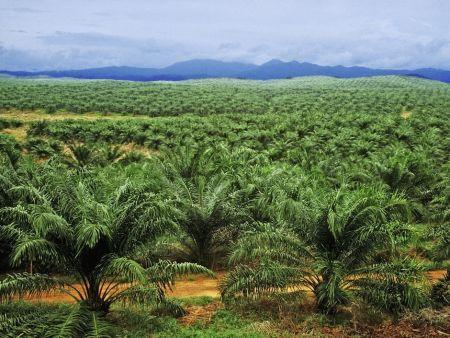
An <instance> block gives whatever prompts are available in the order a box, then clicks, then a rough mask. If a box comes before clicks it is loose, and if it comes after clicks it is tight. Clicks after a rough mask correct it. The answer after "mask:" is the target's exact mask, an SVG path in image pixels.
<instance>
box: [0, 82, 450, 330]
mask: <svg viewBox="0 0 450 338" xmlns="http://www.w3.org/2000/svg"><path fill="white" fill-rule="evenodd" d="M0 108H3V109H4V110H3V112H4V113H5V114H4V116H3V115H2V116H1V119H0V122H1V123H2V125H1V128H8V130H9V133H11V134H12V135H14V130H15V129H18V128H21V129H22V130H23V129H24V128H25V129H26V131H27V135H26V138H25V139H19V138H18V139H15V138H14V137H13V136H10V135H3V134H0V160H1V162H0V166H1V172H0V180H1V186H0V212H1V216H2V217H1V219H0V226H1V232H0V253H1V254H2V257H4V258H3V259H2V260H0V267H1V268H2V269H3V270H5V271H9V270H11V269H15V270H18V271H15V273H11V274H10V275H9V276H8V277H4V279H3V280H2V281H1V282H0V296H1V298H2V300H7V299H10V298H11V297H14V296H21V295H23V294H40V293H43V292H46V291H47V290H49V289H55V288H59V289H61V288H63V287H66V288H67V287H68V288H70V287H71V285H72V283H73V282H74V280H73V278H75V279H78V280H79V282H80V284H81V285H83V286H84V287H83V290H82V292H80V294H79V295H76V296H75V298H77V301H78V305H77V306H74V307H71V308H64V309H62V308H61V313H62V315H63V317H64V318H66V320H62V319H61V317H58V318H56V317H54V318H53V317H52V318H50V317H49V318H48V323H54V326H55V327H56V328H60V329H61V330H63V331H64V330H67V332H72V333H71V334H72V335H74V336H76V335H77V334H80V332H82V333H85V334H86V333H87V332H91V331H92V330H93V329H94V328H95V327H97V324H98V323H100V326H98V329H99V330H102V329H104V330H105V332H109V331H108V330H110V329H111V327H110V324H111V322H112V321H111V318H109V317H110V316H112V315H114V312H115V307H114V306H116V305H114V304H115V303H117V302H119V301H120V302H122V303H124V304H126V305H129V304H131V303H139V304H144V305H145V306H149V304H150V305H151V306H153V307H156V308H158V307H159V308H158V309H157V310H158V311H159V312H158V313H160V314H161V313H164V314H167V313H173V312H174V310H175V313H178V314H181V313H182V310H181V308H180V307H179V306H178V305H177V303H174V302H170V301H169V300H168V299H167V298H166V297H164V289H165V287H170V286H171V285H172V284H173V282H174V278H175V276H176V275H177V274H180V273H186V272H189V271H202V272H208V270H207V269H206V268H204V267H203V266H205V267H207V268H213V269H227V270H229V274H228V275H227V277H226V278H225V279H224V280H223V281H222V290H221V291H222V296H223V299H224V301H226V304H227V305H228V306H233V304H234V305H236V304H237V302H240V301H244V302H246V301H248V298H249V297H250V298H252V299H254V298H259V297H269V296H270V297H271V296H273V295H274V294H275V296H274V297H275V298H277V299H283V297H284V296H283V294H286V292H288V291H292V290H293V289H297V290H299V291H301V292H305V290H306V289H310V290H311V292H312V295H314V299H315V302H314V309H315V310H317V311H318V312H321V313H325V314H326V315H329V316H334V317H335V316H338V314H339V313H340V311H345V310H344V309H345V307H348V306H350V305H351V304H364V305H365V306H367V307H370V308H371V309H372V310H374V311H375V310H376V311H382V312H385V313H389V314H392V315H395V316H398V315H400V314H401V313H404V312H405V311H408V310H412V311H417V309H418V308H420V307H423V306H426V305H435V306H437V307H440V306H446V305H448V276H447V277H446V278H444V279H443V280H442V281H441V282H439V283H438V284H436V285H435V286H434V287H433V288H428V285H427V283H426V282H425V281H424V269H425V267H426V266H433V267H444V266H445V264H446V263H447V262H448V259H449V256H448V248H449V245H448V243H449V230H450V223H449V221H450V219H449V216H450V209H449V205H450V203H449V201H450V190H449V170H450V162H449V156H448V155H449V149H450V138H449V137H448V135H449V134H450V125H449V124H448V120H449V117H450V87H449V86H448V85H445V84H441V83H435V82H432V81H426V80H420V79H414V78H402V77H380V78H370V79H352V80H339V79H331V78H323V77H314V78H302V79H292V80H284V81H268V82H251V81H238V80H234V81H231V80H214V81H212V80H206V81H187V82H180V83H129V82H114V81H66V80H61V81H59V80H58V81H49V80H30V81H26V80H13V79H10V80H0ZM35 109H39V110H44V111H46V112H49V113H53V112H56V111H59V113H61V112H65V111H68V112H67V113H65V114H66V115H67V119H63V120H52V119H51V116H52V115H51V114H49V115H48V114H45V113H44V112H42V111H41V112H40V114H41V115H40V116H42V121H34V122H28V121H27V120H26V118H24V119H23V120H21V116H23V117H26V116H27V115H26V114H27V111H28V110H35ZM20 110H24V112H23V115H21V114H22V113H20V112H19V111H20ZM7 111H8V112H7ZM84 112H100V113H104V114H106V115H108V116H105V118H103V119H102V118H100V119H97V120H82V119H71V118H70V117H74V116H75V117H76V116H79V115H73V114H72V113H84ZM111 113H123V114H124V115H125V116H120V118H119V117H117V116H116V115H114V114H113V115H111ZM9 114H11V115H12V117H11V116H10V115H9ZM127 115H130V116H127ZM131 115H148V116H151V117H143V116H140V117H134V116H131ZM153 116H155V117H153ZM11 131H12V132H11ZM130 149H131V150H130ZM197 264H198V265H197ZM25 269H28V273H23V272H21V271H23V270H25ZM67 275H70V276H71V278H72V280H70V281H68V280H67ZM61 276H62V277H61ZM124 282H129V283H131V284H130V286H129V287H128V288H126V289H121V287H120V286H119V285H122V283H124ZM102 285H111V288H112V290H113V291H111V290H110V289H109V288H108V287H106V288H103V287H102ZM430 290H431V291H430ZM429 291H430V292H431V293H428V292H429ZM288 294H289V295H290V294H291V292H288ZM292 294H295V293H292ZM427 295H428V296H427ZM241 296H244V297H241ZM294 303H295V301H294ZM111 306H112V307H111ZM110 308H111V309H112V311H111V312H112V313H110V314H109V315H107V320H105V318H103V316H104V314H105V313H107V312H109V310H110ZM154 310H155V309H154ZM8 311H9V310H8ZM11 311H12V310H11ZM17 311H18V313H22V312H23V313H24V316H25V317H26V318H28V317H27V316H28V315H29V316H30V317H29V318H30V323H34V324H24V319H17V318H16V317H14V316H9V315H8V316H9V317H8V316H7V317H4V318H3V317H2V318H0V332H1V327H2V326H1V325H12V326H14V323H16V321H17V323H16V324H17V325H19V326H21V327H25V329H26V330H28V329H29V328H31V327H33V326H36V325H38V324H36V318H35V317H33V314H32V313H29V314H28V312H29V309H27V308H26V307H24V308H21V309H18V310H17ZM27 311H28V312H27ZM120 311H124V310H123V309H122V310H120ZM155 311H156V310H155ZM12 312H13V311H12ZM155 313H157V312H155ZM218 314H219V316H220V314H224V315H228V314H227V312H226V311H224V312H220V311H219V312H218ZM97 316H99V317H98V318H97ZM25 317H24V318H25ZM46 318H47V317H46ZM230 320H231V319H230ZM232 320H235V319H234V317H233V318H232ZM46 321H47V319H46ZM220 322H221V321H220V318H219V319H218V323H220ZM108 323H109V324H108ZM214 323H215V322H214V321H213V324H212V326H211V327H212V328H210V329H208V330H215V329H214V325H215V324H214ZM236 323H237V324H236V325H238V326H239V327H240V326H241V325H244V324H242V322H240V321H236ZM39 325H40V324H39ZM101 325H104V327H103V328H102V326H101ZM149 325H150V324H149ZM218 325H219V326H220V324H218ZM113 326H114V325H113ZM5 327H6V326H5ZM217 329H218V328H217ZM151 330H153V329H151ZM168 330H169V331H170V330H171V329H170V328H169V329H168ZM173 330H174V332H175V331H176V330H179V328H178V327H177V326H174V327H173ZM189 330H190V329H186V330H185V332H186V335H188V334H191V333H192V334H194V333H193V332H194V331H195V330H194V329H192V330H193V332H190V331H189ZM154 331H155V332H156V331H157V329H156V328H155V329H154ZM169 331H167V332H169ZM64 332H66V331H64ZM205 332H206V333H205V335H207V334H208V333H211V332H212V331H205ZM248 332H249V334H251V332H253V331H251V330H250V331H248ZM108 334H110V333H108ZM69 336H70V335H69ZM255 336H258V334H256V333H255Z"/></svg>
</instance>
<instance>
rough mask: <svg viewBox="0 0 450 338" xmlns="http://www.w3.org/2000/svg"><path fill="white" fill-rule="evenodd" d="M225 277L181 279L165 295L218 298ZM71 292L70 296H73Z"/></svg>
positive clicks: (50, 296) (64, 297)
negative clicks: (220, 285) (220, 284)
mask: <svg viewBox="0 0 450 338" xmlns="http://www.w3.org/2000/svg"><path fill="white" fill-rule="evenodd" d="M224 276H225V273H223V272H219V273H216V278H211V277H205V276H202V275H198V276H192V277H188V278H182V279H179V280H177V281H176V283H175V286H174V287H173V289H172V290H167V293H166V295H167V296H169V297H177V298H187V297H202V296H208V297H219V296H220V294H219V283H220V280H221V279H222V278H223V277H224ZM73 287H75V288H76V289H78V290H81V289H82V288H81V285H80V284H73ZM74 293H75V291H72V292H71V294H74ZM25 300H29V301H32V302H34V301H44V302H50V303H53V302H70V303H71V302H74V299H73V298H72V297H71V296H70V295H68V294H67V293H64V292H59V291H58V292H52V293H46V294H43V295H39V296H30V297H26V298H25Z"/></svg>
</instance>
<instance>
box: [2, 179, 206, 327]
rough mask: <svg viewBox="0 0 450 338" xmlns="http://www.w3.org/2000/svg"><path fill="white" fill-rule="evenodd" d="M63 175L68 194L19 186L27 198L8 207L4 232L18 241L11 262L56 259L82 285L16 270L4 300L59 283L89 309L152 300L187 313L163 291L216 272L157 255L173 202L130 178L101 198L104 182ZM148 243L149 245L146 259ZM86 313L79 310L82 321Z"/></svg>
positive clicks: (7, 281)
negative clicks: (181, 278) (187, 277)
mask: <svg viewBox="0 0 450 338" xmlns="http://www.w3.org/2000/svg"><path fill="white" fill-rule="evenodd" d="M73 175H78V174H73ZM76 177H78V176H76ZM61 181H65V182H67V184H68V185H69V186H68V187H66V188H67V189H62V191H64V192H68V193H64V194H60V195H59V196H58V200H57V201H55V200H52V199H51V198H49V197H48V196H53V194H51V193H50V192H49V191H46V188H36V187H32V186H25V185H23V186H18V187H16V188H15V192H16V193H17V194H18V195H20V196H21V197H22V198H21V200H22V202H21V203H19V204H18V205H17V206H14V207H8V208H4V209H3V210H2V214H3V216H4V217H7V219H8V220H9V221H10V222H11V223H10V224H9V225H7V226H5V227H4V228H3V229H2V232H1V236H2V237H3V238H8V239H9V240H10V241H12V242H13V251H12V253H11V255H10V262H11V265H12V266H20V265H21V264H23V263H24V262H29V261H31V260H33V261H37V262H39V263H41V264H50V265H52V266H53V267H54V269H55V270H56V271H58V272H62V273H64V274H65V275H70V276H72V277H74V278H76V280H77V284H75V285H74V284H73V283H68V282H67V281H65V280H64V279H63V278H60V277H58V276H52V275H45V274H38V273H33V274H30V273H16V274H11V275H8V276H7V277H6V278H5V279H3V280H2V281H1V282H0V299H3V300H5V299H10V298H11V297H14V296H22V295H27V294H28V295H30V294H31V295H34V294H40V293H43V292H47V291H53V290H55V289H58V290H60V291H62V292H65V293H67V294H69V295H70V297H72V298H73V299H74V300H76V302H77V304H78V305H79V306H78V307H77V309H78V310H79V311H82V312H83V313H84V312H85V311H86V310H87V311H91V312H95V313H100V314H105V313H108V311H109V309H110V306H111V304H113V303H115V302H119V301H121V302H130V303H152V302H153V303H155V304H158V305H159V306H161V305H165V306H169V307H171V308H172V309H173V310H174V311H175V312H176V313H178V314H181V313H182V312H183V310H182V309H181V308H180V307H178V306H176V305H174V304H172V303H171V302H169V301H168V300H167V299H166V298H165V297H164V292H165V289H166V288H167V287H171V286H172V285H173V283H174V282H175V277H176V276H177V275H180V274H186V273H208V274H211V272H210V271H209V270H208V269H206V268H204V267H202V266H200V265H197V264H193V263H174V262H171V261H167V260H161V259H159V258H158V257H157V256H156V255H154V254H152V250H151V249H152V245H153V243H154V242H155V241H156V240H157V238H158V236H160V235H161V234H163V233H165V232H166V231H168V228H170V226H171V225H172V224H173V222H172V220H171V217H172V214H171V212H172V210H171V208H170V203H167V201H165V200H164V199H163V198H161V197H160V196H157V195H156V194H155V193H153V192H152V191H151V189H147V188H146V186H145V185H141V186H139V187H137V186H135V185H133V184H131V183H129V182H127V183H125V184H124V185H122V186H120V187H119V188H118V189H116V190H115V191H114V192H113V193H112V194H109V195H107V198H105V199H104V200H99V198H98V197H97V196H99V194H95V191H97V190H99V189H102V183H104V182H99V181H98V180H97V181H96V182H95V183H96V184H92V182H91V184H86V183H85V182H84V181H83V180H81V179H79V178H76V179H73V178H71V177H66V179H65V180H61ZM91 186H93V187H91ZM100 195H101V194H100ZM142 247H145V248H147V254H146V255H145V256H144V257H143V256H142V252H143V250H142ZM138 253H139V255H138ZM136 257H139V259H137V258H136ZM78 310H77V311H78ZM83 317H84V315H81V314H80V313H79V312H76V314H74V318H81V319H80V320H81V321H82V320H83V319H82V318H83ZM74 318H72V319H73V320H74ZM94 319H95V318H94ZM94 319H93V320H94ZM68 320H69V319H68ZM77 323H78V324H80V322H79V321H77ZM78 324H77V325H78Z"/></svg>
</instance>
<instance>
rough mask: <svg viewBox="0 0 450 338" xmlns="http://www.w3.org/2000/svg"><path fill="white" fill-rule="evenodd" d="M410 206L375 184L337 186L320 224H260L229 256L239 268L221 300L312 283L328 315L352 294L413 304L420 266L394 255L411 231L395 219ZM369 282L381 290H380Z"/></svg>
mask: <svg viewBox="0 0 450 338" xmlns="http://www.w3.org/2000/svg"><path fill="white" fill-rule="evenodd" d="M404 207H405V201H404V200H403V199H401V198H399V197H398V196H392V197H386V196H385V195H384V194H383V193H382V192H379V191H378V190H374V189H360V190H359V191H356V192H344V191H339V192H338V193H337V194H335V195H334V196H333V198H331V199H328V203H327V204H326V205H325V206H322V207H318V208H317V211H316V212H315V213H316V217H315V221H314V222H305V223H304V224H298V225H297V226H296V227H287V226H285V225H278V226H277V225H274V224H267V223H266V224H261V223H260V224H259V225H258V226H257V227H255V229H254V230H251V231H249V232H248V233H247V234H246V235H244V236H243V237H242V238H241V239H240V240H239V241H238V243H237V245H236V248H235V249H234V251H233V253H232V254H231V256H230V262H231V263H233V264H235V265H236V266H235V268H234V269H233V270H232V271H231V272H230V274H229V275H228V277H227V278H226V279H225V281H224V282H223V284H222V286H221V290H222V297H223V298H224V299H229V298H233V297H236V296H238V295H243V296H259V295H262V294H265V293H268V292H275V291H288V289H295V288H301V289H304V288H308V289H309V290H311V291H312V292H313V294H314V296H315V300H316V304H317V308H318V310H319V311H321V312H323V313H327V314H334V313H336V311H337V310H338V308H339V306H341V305H344V304H347V303H349V302H350V301H351V300H352V299H353V298H354V297H362V298H364V299H366V300H367V301H370V302H371V303H373V304H376V305H377V306H379V307H381V308H383V309H385V310H392V311H397V310H399V309H402V308H404V307H415V306H417V305H418V304H419V302H420V292H419V291H418V290H417V289H416V288H414V287H413V286H412V282H413V281H416V280H417V278H418V275H419V272H420V266H418V265H416V264H415V263H414V262H407V261H406V260H405V261H403V260H400V261H399V260H390V259H388V257H389V255H388V253H389V252H390V250H391V249H392V247H393V246H394V244H395V243H396V239H398V238H399V237H401V236H405V234H406V233H407V231H406V229H405V228H404V226H402V225H400V223H398V222H394V220H395V219H397V218H399V217H401V216H402V215H404V214H405V213H406V212H407V210H405V209H404ZM368 286H370V287H371V288H372V290H373V289H374V288H375V287H377V289H376V290H377V294H373V293H370V292H368V290H370V289H367V287H368Z"/></svg>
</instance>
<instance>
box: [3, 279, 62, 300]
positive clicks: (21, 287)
mask: <svg viewBox="0 0 450 338" xmlns="http://www.w3.org/2000/svg"><path fill="white" fill-rule="evenodd" d="M64 285H65V283H63V282H61V281H59V280H58V279H55V278H52V277H50V276H48V275H41V274H29V273H16V274H10V275H7V276H6V278H4V279H3V280H2V281H1V282H0V300H7V299H11V298H13V297H21V296H27V295H30V296H38V295H41V294H42V293H45V292H51V291H54V290H55V289H57V288H61V287H63V286H64Z"/></svg>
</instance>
